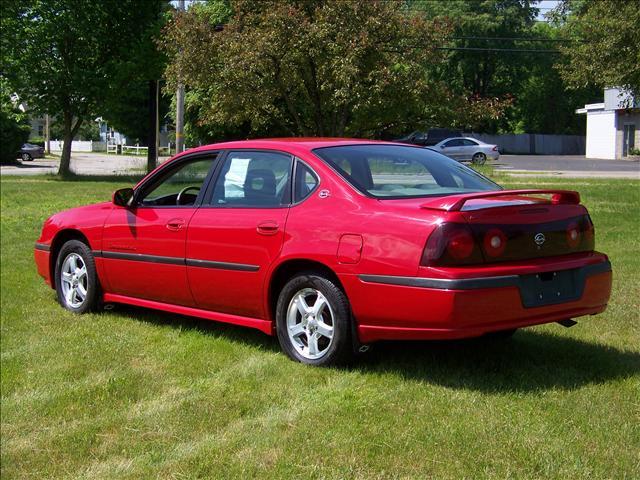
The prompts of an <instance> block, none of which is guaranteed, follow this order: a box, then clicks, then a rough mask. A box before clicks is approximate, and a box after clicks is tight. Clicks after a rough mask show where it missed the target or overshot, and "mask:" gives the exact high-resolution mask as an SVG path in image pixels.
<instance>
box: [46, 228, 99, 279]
mask: <svg viewBox="0 0 640 480" xmlns="http://www.w3.org/2000/svg"><path fill="white" fill-rule="evenodd" d="M69 240H78V241H80V242H82V243H84V244H85V245H87V246H88V247H90V245H89V240H87V237H85V236H84V235H83V234H82V232H80V231H78V230H71V229H68V230H60V231H59V232H58V233H57V234H56V236H55V237H53V241H52V242H51V249H50V250H49V278H51V288H54V289H55V288H56V261H57V260H58V252H60V249H61V248H62V246H63V245H64V244H65V243H66V242H68V241H69Z"/></svg>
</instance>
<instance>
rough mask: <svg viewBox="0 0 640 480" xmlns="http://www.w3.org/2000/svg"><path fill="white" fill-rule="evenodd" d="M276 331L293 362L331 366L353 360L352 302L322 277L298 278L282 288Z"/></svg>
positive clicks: (312, 273) (307, 275)
mask: <svg viewBox="0 0 640 480" xmlns="http://www.w3.org/2000/svg"><path fill="white" fill-rule="evenodd" d="M320 295H322V298H321V297H320ZM301 299H302V300H304V303H303V302H301ZM319 301H320V302H321V305H318V303H317V302H319ZM318 308H320V310H319V311H318ZM303 312H304V313H303ZM328 327H330V328H328ZM276 330H277V333H278V341H279V342H280V346H281V347H282V350H283V351H284V353H286V354H287V356H289V358H291V359H292V360H295V361H298V362H301V363H304V364H307V365H316V366H329V365H340V364H344V363H346V362H347V361H348V360H350V359H351V357H352V354H353V345H352V343H351V308H350V306H349V300H348V299H347V297H346V295H345V294H344V292H343V291H342V290H341V289H340V288H339V287H338V286H336V284H335V283H334V282H333V281H331V280H329V279H328V278H326V277H323V276H322V275H321V274H318V273H315V272H304V273H301V274H298V275H296V276H295V277H293V278H292V279H291V280H289V282H287V284H286V285H285V286H284V287H283V288H282V290H281V291H280V295H279V297H278V304H277V307H276ZM310 338H311V339H312V340H311V343H310V341H309V340H310Z"/></svg>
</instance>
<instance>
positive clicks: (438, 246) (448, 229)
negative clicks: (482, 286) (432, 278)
mask: <svg viewBox="0 0 640 480" xmlns="http://www.w3.org/2000/svg"><path fill="white" fill-rule="evenodd" d="M474 263H482V253H481V252H480V249H479V248H478V246H477V245H476V242H475V240H474V238H473V232H472V231H471V229H470V228H469V226H468V225H466V224H463V223H443V224H441V225H440V226H438V227H437V228H436V229H435V230H434V231H433V233H432V234H431V235H430V236H429V239H428V240H427V244H426V245H425V248H424V251H423V252H422V260H421V261H420V265H422V266H432V265H469V264H474Z"/></svg>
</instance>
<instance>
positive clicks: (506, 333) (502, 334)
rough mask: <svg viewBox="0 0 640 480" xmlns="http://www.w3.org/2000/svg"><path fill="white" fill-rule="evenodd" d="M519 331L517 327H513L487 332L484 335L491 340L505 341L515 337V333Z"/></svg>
mask: <svg viewBox="0 0 640 480" xmlns="http://www.w3.org/2000/svg"><path fill="white" fill-rule="evenodd" d="M517 331H518V329H517V328H511V329H509V330H498V331H497V332H489V333H485V334H484V335H483V336H482V337H483V338H484V339H486V340H489V341H504V340H509V339H510V338H511V337H513V334H514V333H516V332H517Z"/></svg>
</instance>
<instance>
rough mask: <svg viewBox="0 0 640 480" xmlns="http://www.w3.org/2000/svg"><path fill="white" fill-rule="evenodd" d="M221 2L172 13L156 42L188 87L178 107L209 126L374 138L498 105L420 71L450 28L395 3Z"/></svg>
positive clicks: (489, 112)
mask: <svg viewBox="0 0 640 480" xmlns="http://www.w3.org/2000/svg"><path fill="white" fill-rule="evenodd" d="M229 5H230V9H229V8H228V5H227V4H226V3H222V2H213V4H212V5H208V6H207V7H206V8H205V7H203V8H201V9H196V8H193V9H190V10H189V11H188V12H186V13H183V14H180V15H177V16H175V18H174V19H173V20H172V22H171V23H170V24H169V28H168V29H167V34H166V37H165V39H164V42H163V43H162V44H163V47H164V49H165V51H166V52H167V53H168V55H169V57H170V58H171V61H170V63H169V66H168V69H167V76H168V79H169V82H170V84H171V85H172V86H174V85H175V84H177V83H178V82H179V81H181V82H183V83H184V84H185V85H186V86H187V87H188V89H190V90H192V91H196V92H197V93H196V94H195V95H193V96H192V97H191V98H190V105H189V107H188V108H192V109H195V110H197V112H198V116H199V118H200V122H201V124H202V125H206V126H207V129H208V130H209V131H213V132H215V131H221V130H223V129H229V127H231V128H232V129H235V130H236V131H238V132H242V131H245V132H247V133H250V134H252V135H264V134H267V135H274V134H277V135H281V134H289V135H320V136H322V135H337V136H342V135H348V136H380V135H385V134H389V133H390V132H403V131H404V130H406V129H407V128H415V127H416V126H423V127H424V126H427V125H437V124H452V123H455V122H459V123H462V122H466V121H468V120H469V119H471V118H473V119H474V120H476V119H477V117H478V116H479V117H480V118H487V117H491V116H496V115H497V112H499V109H500V105H499V104H498V102H496V101H495V100H493V99H492V100H491V101H485V100H484V99H481V100H482V101H478V99H473V98H470V97H469V96H468V95H464V94H454V93H453V92H451V91H450V90H449V89H448V88H447V87H446V85H445V84H444V82H440V81H435V80H433V79H430V78H428V77H427V66H429V65H431V64H432V63H434V62H439V61H440V59H441V55H440V54H439V53H438V52H437V51H436V50H435V49H434V47H435V46H437V45H438V44H441V43H442V41H443V38H444V36H445V35H446V34H447V33H448V32H449V28H448V26H447V24H446V22H441V21H428V20H426V19H424V17H423V16H421V15H408V14H406V12H405V11H404V9H403V6H404V2H397V1H394V2H385V1H371V2H333V1H323V0H316V1H312V2H301V1H296V0H289V1H286V2H261V3H257V4H256V3H255V2H249V1H240V0H238V1H235V2H231V3H230V4H229ZM231 11H232V12H233V14H231V13H230V12H231ZM212 12H213V13H212ZM221 20H226V21H225V26H224V29H223V30H222V31H219V29H217V28H216V25H217V24H219V23H222V22H221ZM193 38H198V39H200V42H193Z"/></svg>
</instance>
